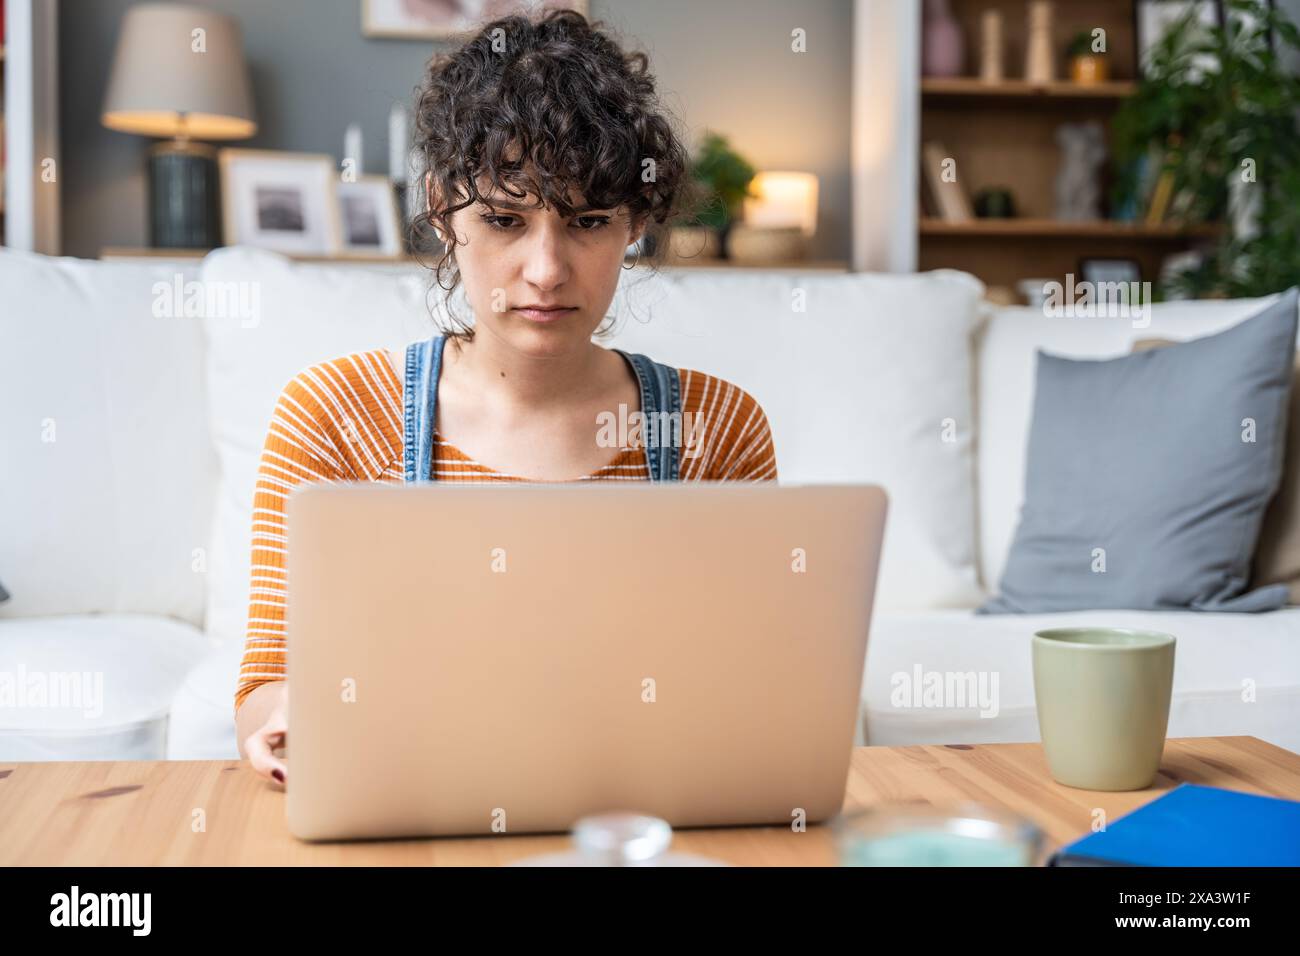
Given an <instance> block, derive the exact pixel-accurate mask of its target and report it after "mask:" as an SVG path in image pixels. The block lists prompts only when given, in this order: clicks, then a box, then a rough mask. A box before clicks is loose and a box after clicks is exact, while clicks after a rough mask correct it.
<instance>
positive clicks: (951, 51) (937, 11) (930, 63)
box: [921, 0, 965, 76]
mask: <svg viewBox="0 0 1300 956" xmlns="http://www.w3.org/2000/svg"><path fill="white" fill-rule="evenodd" d="M964 53H965V50H964V48H963V45H962V36H961V25H960V24H958V23H957V18H956V17H954V16H953V15H952V10H951V8H950V7H949V6H948V0H925V26H924V30H923V36H922V41H921V72H922V73H923V74H924V75H925V76H960V75H961V72H962V68H963V66H964V65H965V64H964V63H963V60H964Z"/></svg>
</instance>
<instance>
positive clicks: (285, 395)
mask: <svg viewBox="0 0 1300 956" xmlns="http://www.w3.org/2000/svg"><path fill="white" fill-rule="evenodd" d="M679 376H680V380H681V393H682V417H683V419H686V417H687V415H688V414H689V415H690V416H691V417H692V418H693V419H694V421H695V423H696V429H697V432H696V434H697V435H698V441H699V444H698V445H697V446H696V447H694V448H693V449H692V454H690V455H682V457H681V479H682V480H683V481H775V480H776V477H777V474H776V451H775V448H774V446H773V444H772V433H771V430H770V429H769V428H768V423H767V416H766V415H764V414H763V409H762V408H761V407H760V406H759V404H758V402H756V401H755V400H754V398H753V397H752V396H751V395H749V393H747V392H745V391H744V390H743V389H741V388H738V387H736V386H735V385H732V384H731V383H730V382H726V381H724V380H722V379H720V378H715V377H714V376H712V375H706V374H704V373H703V372H695V371H691V370H689V369H681V370H679ZM402 423H403V409H402V381H401V379H400V378H399V377H398V375H397V372H396V371H395V369H394V367H393V364H392V363H391V361H390V358H389V355H388V353H387V352H385V351H384V350H382V349H378V350H375V351H371V352H358V353H355V354H353V355H347V356H344V357H342V358H337V359H332V360H331V361H328V362H322V363H320V364H319V365H313V366H311V367H310V368H307V369H304V370H303V371H301V372H299V373H298V374H297V375H296V376H294V378H293V379H292V380H291V381H290V382H289V384H288V385H286V386H285V388H284V391H283V392H282V393H281V395H280V399H279V401H278V402H277V403H276V406H275V411H274V413H273V414H272V416H271V424H270V428H269V429H268V431H267V435H266V442H265V444H264V445H263V449H262V458H261V462H260V463H259V465H258V470H257V485H256V489H255V491H254V496H253V555H252V573H251V576H250V582H249V608H248V632H247V636H246V639H245V643H244V657H243V662H242V664H241V666H240V671H239V684H238V686H237V687H236V690H235V709H236V710H238V709H239V705H240V704H242V703H243V702H244V699H245V698H246V697H247V696H248V695H249V693H251V692H252V690H253V689H254V688H255V687H257V686H259V685H261V684H265V683H268V682H270V681H276V680H283V679H284V677H285V607H286V589H285V585H286V577H285V547H286V544H287V536H286V526H285V504H286V502H287V501H288V497H289V493H290V492H291V491H292V490H293V488H294V486H296V485H300V484H305V483H308V482H314V481H329V482H335V481H383V482H396V483H401V482H402V481H403V453H404V448H405V440H404V433H403V428H402ZM433 472H434V478H435V480H437V481H466V482H475V483H482V482H486V481H534V480H536V479H529V478H523V477H520V476H518V475H509V474H505V473H502V472H499V471H495V470H493V469H492V468H490V467H488V466H487V465H484V464H482V463H481V462H478V461H475V460H474V459H473V458H471V457H470V456H469V455H466V454H465V453H464V452H462V451H461V450H460V449H458V448H456V447H455V446H454V445H452V444H451V443H449V442H447V441H445V440H444V439H443V437H442V436H441V435H440V434H439V433H438V432H437V431H436V430H435V432H434V462H433ZM575 480H577V481H648V480H649V474H648V472H647V469H646V452H645V448H644V447H634V448H627V447H625V448H622V449H620V450H619V451H618V453H617V454H616V455H614V456H613V458H612V459H611V460H610V461H609V462H608V463H607V464H605V465H604V466H602V467H601V468H599V469H597V470H596V471H594V472H592V473H591V474H590V475H585V476H583V477H582V478H579V479H575Z"/></svg>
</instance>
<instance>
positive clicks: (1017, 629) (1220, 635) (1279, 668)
mask: <svg viewBox="0 0 1300 956" xmlns="http://www.w3.org/2000/svg"><path fill="white" fill-rule="evenodd" d="M1049 627H1130V628H1147V629H1151V630H1156V631H1165V632H1167V633H1170V634H1173V635H1174V637H1175V638H1176V639H1177V641H1178V643H1177V647H1176V650H1175V654H1174V693H1173V703H1172V706H1171V708H1170V711H1169V728H1168V736H1170V737H1205V736H1228V735H1234V734H1245V735H1249V736H1254V737H1259V738H1260V739H1262V740H1267V741H1269V742H1270V743H1273V744H1277V745H1278V746H1279V747H1285V748H1286V749H1288V750H1291V751H1295V752H1300V721H1297V720H1296V714H1300V641H1297V640H1296V637H1297V635H1300V608H1284V609H1283V610H1280V611H1273V612H1271V613H1269V614H1231V613H1225V614H1200V613H1197V612H1195V611H1073V612H1069V613H1060V614H1030V615H1017V616H1004V615H993V616H979V615H975V614H972V613H970V612H967V611H933V612H920V613H915V614H887V615H879V616H877V618H876V620H875V622H874V623H873V624H872V627H871V637H870V639H869V640H868V642H867V662H866V674H865V678H864V683H863V709H864V712H865V723H866V739H867V742H868V743H869V744H873V745H884V746H907V745H912V744H945V743H948V744H978V743H1015V742H1020V741H1036V740H1039V739H1040V737H1039V732H1038V717H1037V713H1036V710H1035V707H1034V682H1033V668H1032V662H1031V659H1030V638H1031V637H1032V635H1033V633H1034V632H1035V631H1039V630H1043V629H1045V628H1049ZM918 669H919V671H920V674H921V681H920V682H921V684H922V685H924V683H925V681H926V679H927V678H926V675H927V674H930V673H938V674H940V675H942V676H946V675H948V674H952V675H953V676H954V678H955V677H956V676H958V675H973V676H974V679H975V681H976V687H977V690H978V681H979V679H980V677H981V675H982V676H983V679H984V685H985V688H986V690H993V689H994V688H996V691H997V694H996V702H997V708H996V714H990V716H987V717H982V716H980V713H981V709H980V707H979V706H978V701H977V703H976V705H975V706H955V705H956V704H957V703H960V702H961V701H960V700H959V699H958V698H956V697H955V696H952V697H948V698H947V699H944V700H941V701H939V702H940V703H941V704H942V705H943V706H925V704H926V699H925V695H924V693H922V694H921V695H920V698H919V701H920V704H921V706H917V705H916V704H917V701H918V697H917V695H915V694H911V693H909V692H910V691H912V689H913V688H912V685H914V684H916V683H917V680H916V675H917V671H918ZM995 681H996V683H995ZM957 683H958V682H957V681H956V680H954V681H953V685H954V688H955V686H956V684H957ZM974 696H975V697H976V698H977V697H978V694H976V695H974ZM989 710H991V708H985V711H989Z"/></svg>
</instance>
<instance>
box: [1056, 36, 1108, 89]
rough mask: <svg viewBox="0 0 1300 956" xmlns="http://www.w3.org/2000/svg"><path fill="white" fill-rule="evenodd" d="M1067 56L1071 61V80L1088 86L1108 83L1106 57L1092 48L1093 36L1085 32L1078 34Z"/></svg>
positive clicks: (1068, 48) (1067, 49) (1066, 53)
mask: <svg viewBox="0 0 1300 956" xmlns="http://www.w3.org/2000/svg"><path fill="white" fill-rule="evenodd" d="M1065 55H1066V56H1067V57H1069V60H1070V79H1071V80H1073V81H1074V82H1075V83H1079V84H1081V85H1084V86H1087V85H1089V84H1092V83H1104V82H1106V78H1107V74H1108V72H1109V71H1108V70H1107V69H1106V55H1105V54H1104V53H1097V52H1095V51H1094V50H1093V48H1092V34H1090V33H1087V32H1085V31H1080V32H1079V33H1076V34H1075V36H1074V39H1073V40H1071V41H1070V45H1069V46H1068V47H1067V48H1066V51H1065Z"/></svg>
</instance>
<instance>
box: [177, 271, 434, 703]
mask: <svg viewBox="0 0 1300 956" xmlns="http://www.w3.org/2000/svg"><path fill="white" fill-rule="evenodd" d="M202 279H203V284H204V286H205V287H208V288H211V289H214V290H215V289H224V290H227V291H228V293H229V294H230V298H229V301H234V300H235V299H236V298H237V299H239V301H241V302H243V303H245V304H246V305H247V306H250V307H249V308H241V309H233V310H228V314H225V315H217V316H209V317H208V318H207V319H206V320H205V323H204V324H205V328H206V330H207V336H208V342H207V345H208V363H207V374H208V397H209V412H210V416H211V429H212V437H213V441H214V442H215V443H216V448H217V455H218V457H219V459H220V462H221V481H220V484H219V486H218V493H217V506H216V513H215V517H214V519H213V527H212V552H211V561H210V573H209V575H208V584H209V587H208V614H207V624H206V627H207V630H208V632H209V634H210V635H211V636H212V637H214V638H215V639H217V640H219V641H225V640H231V639H233V640H238V641H240V642H242V641H243V639H244V631H245V628H246V626H247V619H248V597H249V590H248V588H249V580H248V577H249V568H250V561H251V557H252V554H251V549H252V513H253V488H254V485H255V484H256V482H257V466H258V462H259V460H260V459H261V456H262V444H263V442H264V441H265V440H266V432H267V428H268V426H269V425H270V423H271V413H272V412H273V411H274V409H275V403H276V400H277V399H278V398H279V397H280V393H281V391H282V390H283V389H284V386H285V385H286V384H288V382H289V380H290V379H292V378H293V377H294V376H295V375H297V374H298V372H300V371H302V370H303V369H305V368H307V367H309V366H311V365H314V364H316V363H317V362H323V361H325V360H327V359H332V358H337V357H338V356H340V355H347V354H349V353H351V352H362V351H367V350H369V349H376V348H390V349H397V348H401V347H403V346H405V345H406V344H408V343H410V342H414V341H417V340H419V339H425V338H428V337H429V336H430V335H433V334H434V332H435V331H436V328H435V325H434V322H433V320H432V318H431V317H430V314H429V306H428V305H427V304H426V297H427V296H428V292H429V287H430V281H431V280H430V273H429V272H428V271H427V270H426V269H424V268H422V267H419V266H414V265H364V266H363V265H356V266H352V265H348V266H338V265H316V264H305V263H294V262H292V261H290V260H288V259H286V258H285V257H283V256H280V255H277V254H275V253H271V252H264V251H259V250H255V249H248V248H239V247H235V248H230V249H221V250H218V251H216V252H214V253H212V254H210V255H209V256H208V257H207V258H206V259H205V260H204V261H203V269H202ZM434 291H435V292H437V291H438V290H437V289H435V290H434ZM428 301H434V300H433V299H432V298H431V297H430V298H428ZM231 694H232V695H233V694H234V688H233V686H232V687H231ZM232 700H233V696H232ZM232 706H233V705H232Z"/></svg>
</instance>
